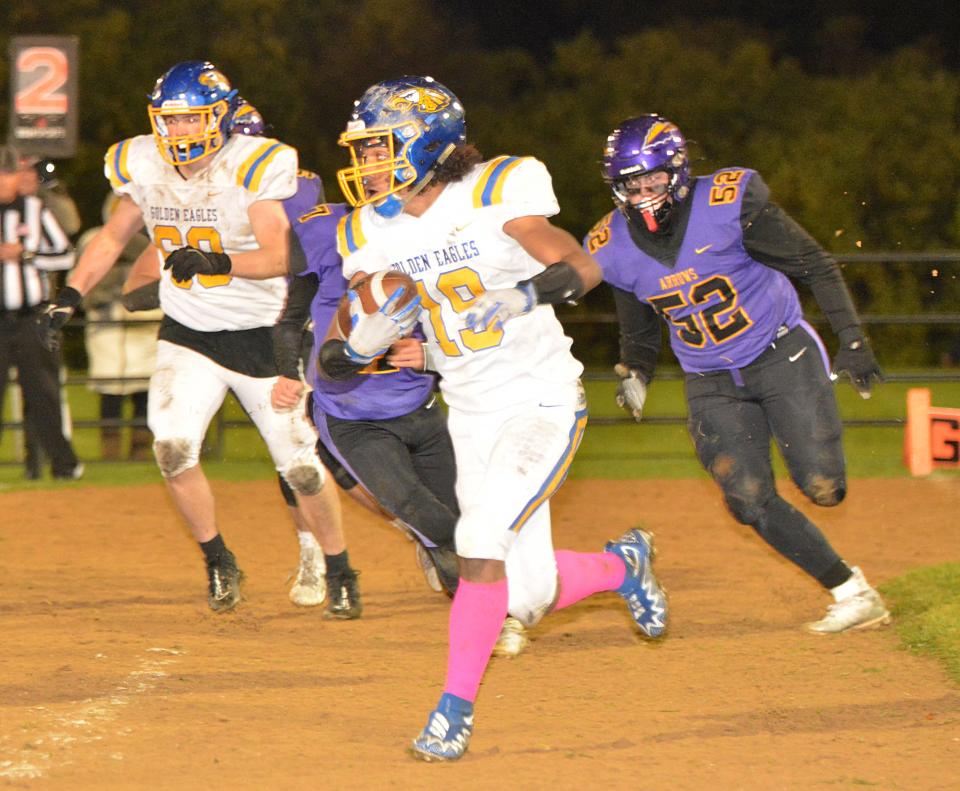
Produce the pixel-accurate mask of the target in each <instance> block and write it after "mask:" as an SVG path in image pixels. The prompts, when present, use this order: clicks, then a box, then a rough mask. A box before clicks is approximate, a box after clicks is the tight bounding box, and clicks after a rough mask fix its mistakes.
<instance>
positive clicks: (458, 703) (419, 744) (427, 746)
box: [411, 692, 473, 761]
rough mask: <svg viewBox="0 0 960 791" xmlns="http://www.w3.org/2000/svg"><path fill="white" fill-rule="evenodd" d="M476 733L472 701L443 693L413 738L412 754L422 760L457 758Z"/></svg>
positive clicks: (464, 750) (450, 759) (449, 759)
mask: <svg viewBox="0 0 960 791" xmlns="http://www.w3.org/2000/svg"><path fill="white" fill-rule="evenodd" d="M472 733H473V704H472V703H471V702H470V701H468V700H464V699H463V698H459V697H457V696H456V695H451V694H449V693H447V692H444V693H443V695H441V696H440V702H439V703H438V704H437V708H435V709H434V710H433V711H432V712H431V713H430V719H429V720H427V726H426V727H425V728H424V729H423V730H422V731H421V732H420V735H419V736H418V737H417V738H416V739H414V740H413V745H412V748H411V749H412V750H413V757H414V758H419V759H420V760H421V761H456V760H457V759H458V758H460V757H462V756H463V754H464V753H465V752H466V751H467V745H468V744H469V743H470V734H472Z"/></svg>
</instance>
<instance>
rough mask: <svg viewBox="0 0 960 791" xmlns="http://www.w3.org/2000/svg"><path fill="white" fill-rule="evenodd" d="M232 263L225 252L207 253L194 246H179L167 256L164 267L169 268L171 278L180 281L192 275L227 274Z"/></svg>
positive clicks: (184, 280)
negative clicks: (171, 274)
mask: <svg viewBox="0 0 960 791" xmlns="http://www.w3.org/2000/svg"><path fill="white" fill-rule="evenodd" d="M231 267H232V264H231V263H230V256H229V255H227V254H226V253H208V252H206V251H205V250H198V249H197V248H196V247H181V248H179V249H177V250H174V251H173V252H172V253H170V255H168V256H167V260H166V261H164V263H163V268H164V269H170V270H171V271H172V273H173V279H174V280H179V281H180V282H181V283H183V282H186V281H187V280H189V279H190V278H191V277H193V276H194V275H228V274H230V269H231Z"/></svg>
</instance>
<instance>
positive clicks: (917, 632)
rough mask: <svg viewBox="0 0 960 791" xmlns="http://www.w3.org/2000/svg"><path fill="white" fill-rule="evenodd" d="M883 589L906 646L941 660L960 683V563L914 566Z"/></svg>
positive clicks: (882, 587)
mask: <svg viewBox="0 0 960 791" xmlns="http://www.w3.org/2000/svg"><path fill="white" fill-rule="evenodd" d="M881 591H882V593H883V595H884V596H886V597H887V600H888V602H889V603H890V604H891V605H892V611H893V616H894V619H895V623H896V626H897V632H898V633H899V635H900V639H901V640H902V641H903V643H904V645H905V646H906V647H907V648H908V649H909V650H911V651H913V652H914V653H918V654H926V655H929V656H933V657H935V658H936V659H938V660H939V661H940V662H942V663H943V665H944V666H945V667H946V669H947V672H948V673H949V674H950V676H951V677H952V678H953V679H954V681H956V682H957V683H960V563H944V564H942V565H939V566H928V567H927V568H920V569H914V570H913V571H909V572H907V573H906V574H904V575H903V576H902V577H897V578H896V579H892V580H889V581H888V582H887V583H886V584H884V585H882V586H881Z"/></svg>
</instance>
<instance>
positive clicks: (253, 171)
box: [243, 143, 283, 189]
mask: <svg viewBox="0 0 960 791" xmlns="http://www.w3.org/2000/svg"><path fill="white" fill-rule="evenodd" d="M281 145H283V144H282V143H274V144H273V145H272V146H270V148H268V149H267V150H266V151H264V152H263V153H262V154H261V155H260V156H259V157H257V159H256V161H255V162H254V163H253V164H252V165H251V166H250V169H249V170H248V171H247V177H246V178H245V179H244V180H243V187H244V189H250V182H251V181H253V177H254V175H255V174H256V172H257V165H259V164H260V163H261V162H263V160H264V159H266V158H267V157H268V156H270V154H271V153H272V152H274V151H276V150H277V149H278V148H279V147H280V146H281Z"/></svg>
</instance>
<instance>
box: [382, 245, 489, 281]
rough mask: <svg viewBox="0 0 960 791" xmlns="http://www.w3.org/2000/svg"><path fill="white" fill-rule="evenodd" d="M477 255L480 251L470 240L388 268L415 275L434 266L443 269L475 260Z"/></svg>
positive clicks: (395, 263) (396, 263)
mask: <svg viewBox="0 0 960 791" xmlns="http://www.w3.org/2000/svg"><path fill="white" fill-rule="evenodd" d="M478 255H480V250H478V249H477V243H476V242H475V241H474V240H473V239H471V240H470V241H468V242H460V243H459V244H452V245H450V246H449V247H442V248H440V249H439V250H431V251H430V252H429V253H424V254H422V255H415V256H413V257H411V258H407V259H406V260H405V261H394V262H393V263H392V264H390V268H391V269H396V270H397V271H399V272H404V273H405V274H408V275H415V274H416V273H417V272H427V271H429V270H431V269H433V268H434V267H435V266H436V267H444V266H449V265H450V264H460V263H463V262H464V261H469V260H470V259H471V258H476V257H477V256H478ZM431 259H432V260H431Z"/></svg>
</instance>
